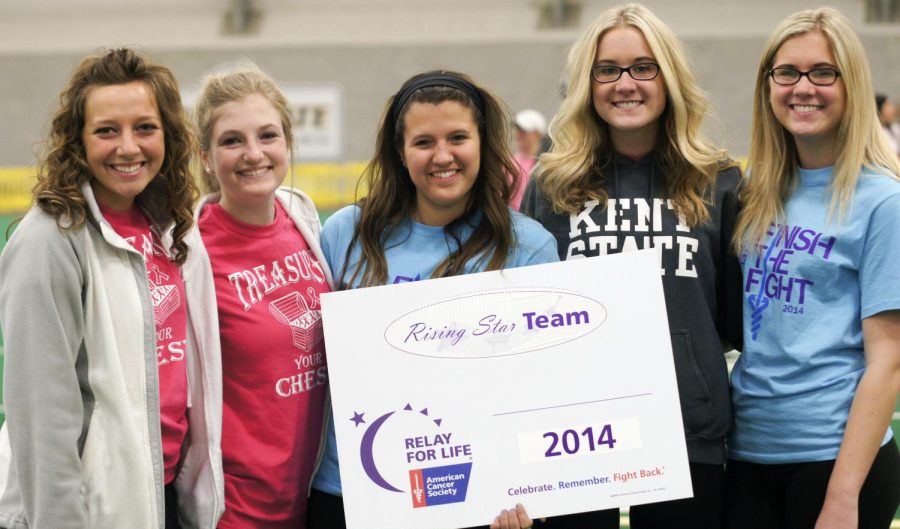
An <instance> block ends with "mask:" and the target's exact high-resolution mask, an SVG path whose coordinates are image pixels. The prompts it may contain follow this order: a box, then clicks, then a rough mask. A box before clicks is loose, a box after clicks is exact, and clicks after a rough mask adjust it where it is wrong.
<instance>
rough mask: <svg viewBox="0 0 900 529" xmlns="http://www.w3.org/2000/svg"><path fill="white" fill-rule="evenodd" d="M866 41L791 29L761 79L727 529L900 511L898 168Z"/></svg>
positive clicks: (841, 31)
mask: <svg viewBox="0 0 900 529" xmlns="http://www.w3.org/2000/svg"><path fill="white" fill-rule="evenodd" d="M873 96H874V91H873V89H872V81H871V73H870V71H869V66H868V63H867V61H866V57H865V52H864V49H863V47H862V44H861V43H860V41H859V38H858V37H857V36H856V35H855V34H854V33H853V31H852V30H851V29H850V24H849V22H848V21H847V19H846V18H844V17H843V16H842V15H841V14H840V13H838V12H837V11H835V10H833V9H830V8H823V9H818V10H809V11H802V12H799V13H796V14H794V15H791V16H790V17H788V18H787V19H785V20H784V21H783V22H782V23H781V25H780V26H779V27H778V28H777V29H776V30H775V33H774V35H773V36H772V37H771V38H770V40H769V43H768V45H767V47H766V51H765V52H764V53H763V56H762V60H761V61H760V65H759V70H758V72H757V81H756V94H755V100H754V104H753V109H754V110H753V112H754V114H753V131H752V143H751V149H750V157H749V161H748V164H749V167H748V173H749V174H750V177H749V178H748V181H747V184H746V186H745V188H744V193H743V199H744V202H745V207H744V210H743V213H742V214H741V217H740V220H739V222H738V226H737V229H736V230H735V233H736V238H737V239H738V240H736V244H737V245H738V246H739V247H740V249H741V250H742V252H743V253H742V266H743V276H744V297H745V302H746V305H745V309H744V349H743V354H742V356H741V358H740V359H739V360H738V362H737V364H736V366H735V368H734V372H733V374H732V386H733V402H734V414H735V426H734V430H733V431H732V434H731V436H730V438H729V462H728V466H727V478H726V482H727V502H726V506H727V507H726V509H727V527H729V528H730V529H731V528H734V529H742V528H747V529H751V528H752V529H757V528H761V527H765V528H767V529H772V528H775V529H777V528H790V529H804V528H810V529H812V528H813V527H815V528H816V529H826V528H841V529H847V528H851V529H852V528H856V527H860V528H884V529H886V528H887V527H889V526H890V524H891V519H892V518H893V514H894V512H895V510H896V508H897V504H898V501H900V456H898V451H897V445H896V443H895V441H894V440H893V433H892V432H891V429H890V426H889V424H890V419H891V413H892V411H893V409H894V404H895V402H896V401H897V395H898V389H900V266H898V264H897V263H898V262H900V229H898V228H900V179H898V174H900V163H898V160H897V158H896V157H895V156H894V155H893V153H891V152H890V150H889V147H888V145H887V143H886V141H885V140H884V138H883V137H882V133H881V130H880V128H879V125H878V122H877V121H876V117H875V116H876V114H875V104H874V103H875V99H874V97H873Z"/></svg>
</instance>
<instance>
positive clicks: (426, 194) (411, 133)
mask: <svg viewBox="0 0 900 529" xmlns="http://www.w3.org/2000/svg"><path fill="white" fill-rule="evenodd" d="M403 124H404V127H403V130H404V133H403V146H402V149H401V158H402V159H403V163H404V165H406V168H407V169H408V170H409V177H410V179H411V180H412V183H413V185H414V186H416V205H415V210H414V212H413V216H414V218H415V219H416V220H417V221H419V222H421V223H423V224H428V225H430V226H445V225H447V224H449V223H450V222H451V221H453V220H454V219H456V218H458V217H460V216H461V215H462V214H463V213H464V212H465V210H466V206H467V205H468V203H469V197H470V194H471V191H472V186H474V185H475V180H476V179H477V178H478V172H479V170H480V168H481V138H480V136H479V133H478V125H477V124H476V123H475V119H474V118H473V115H472V110H471V109H470V108H468V107H467V106H465V105H463V104H462V103H459V102H457V101H443V102H441V103H438V104H436V105H433V104H430V103H418V102H417V103H412V104H411V105H410V106H409V108H408V110H407V111H406V115H405V117H404V122H403Z"/></svg>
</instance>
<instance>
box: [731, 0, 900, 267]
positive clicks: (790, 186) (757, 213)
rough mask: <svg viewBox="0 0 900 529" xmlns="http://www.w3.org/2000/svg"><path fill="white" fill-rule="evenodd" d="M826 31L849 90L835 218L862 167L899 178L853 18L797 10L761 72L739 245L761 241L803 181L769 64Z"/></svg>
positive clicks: (772, 43) (773, 40)
mask: <svg viewBox="0 0 900 529" xmlns="http://www.w3.org/2000/svg"><path fill="white" fill-rule="evenodd" d="M811 31H819V32H821V33H822V34H823V35H824V36H825V38H826V39H827V40H828V43H829V46H830V47H831V52H832V53H833V54H834V60H835V62H836V63H837V64H836V65H835V66H837V68H838V70H839V71H840V72H841V77H840V80H839V82H841V83H843V86H844V91H845V94H846V106H845V109H844V115H843V117H842V118H841V122H840V124H839V126H838V136H837V138H838V139H837V152H838V158H837V162H836V163H835V166H834V180H833V182H832V185H831V191H832V196H831V205H830V206H829V218H832V217H833V216H834V215H835V213H837V215H838V218H842V217H843V216H844V214H845V213H846V211H847V208H848V206H849V205H850V202H851V201H852V200H853V192H854V188H855V187H856V182H857V180H858V179H859V172H860V168H861V167H867V168H869V169H871V170H873V171H876V172H880V173H884V174H886V175H889V176H893V177H894V178H898V176H897V175H898V174H900V162H898V160H897V157H896V156H895V155H894V154H893V153H892V152H891V150H890V147H889V146H888V144H887V141H886V140H885V138H884V137H883V133H882V131H881V127H880V126H879V124H878V118H877V115H876V111H875V90H874V87H873V86H872V74H871V71H870V70H869V62H868V60H867V59H866V53H865V49H864V48H863V45H862V42H860V40H859V37H857V36H856V33H854V32H853V29H851V27H850V22H849V21H848V20H847V19H846V18H845V17H844V15H842V14H841V13H840V12H838V11H836V10H834V9H832V8H828V7H824V8H821V9H809V10H805V11H800V12H797V13H794V14H793V15H790V16H789V17H787V18H786V19H784V20H783V21H782V22H781V24H780V25H779V26H778V27H777V28H776V29H775V32H774V33H773V34H772V36H771V37H770V38H769V41H768V43H766V47H765V51H764V52H763V54H762V57H761V58H760V61H759V68H758V69H757V71H756V90H755V92H754V96H753V121H752V128H751V142H750V156H749V158H748V161H747V169H748V174H750V178H749V179H748V180H747V182H746V183H745V187H744V189H743V191H742V193H741V195H742V200H743V202H744V209H743V211H742V213H741V216H740V217H739V219H738V223H737V227H736V229H735V232H734V244H735V247H736V248H737V249H738V250H742V249H745V248H747V247H749V246H756V245H759V244H760V243H762V241H763V240H764V238H765V237H766V233H767V231H768V229H769V226H770V225H771V223H772V222H777V221H778V220H780V219H783V218H784V203H785V201H786V200H787V198H788V196H790V194H791V192H792V191H793V190H794V189H795V188H796V185H797V174H798V171H797V168H798V161H797V145H796V143H795V142H794V138H793V136H792V135H791V134H790V133H789V132H788V131H787V130H785V128H784V127H783V126H782V125H781V123H779V122H778V120H777V119H776V118H775V114H774V113H773V112H772V103H771V101H770V99H769V96H770V92H771V88H770V85H769V69H770V68H772V66H773V61H774V60H775V55H776V54H777V53H778V50H779V49H780V48H781V46H782V45H783V44H784V43H785V41H787V40H789V39H791V38H794V37H797V36H799V35H803V34H805V33H809V32H811Z"/></svg>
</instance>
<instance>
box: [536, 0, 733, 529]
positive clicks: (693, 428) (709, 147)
mask: <svg viewBox="0 0 900 529" xmlns="http://www.w3.org/2000/svg"><path fill="white" fill-rule="evenodd" d="M568 70H569V83H568V93H567V94H566V98H565V100H564V101H563V103H562V106H561V107H560V109H559V113H558V114H557V116H556V118H555V119H554V121H553V123H552V125H551V127H550V130H551V135H552V138H553V148H552V149H551V151H550V152H549V153H547V154H544V155H543V156H542V157H541V159H540V162H539V166H538V168H536V169H535V179H534V180H533V181H532V182H531V183H530V184H529V186H528V189H527V190H526V192H525V198H524V200H523V201H522V212H523V213H525V214H527V215H529V216H531V217H533V218H535V219H536V220H538V221H539V222H541V224H543V225H544V227H545V228H547V229H548V230H549V231H550V232H551V233H552V234H553V235H554V236H555V237H556V241H557V244H558V251H559V256H560V259H580V258H584V257H591V256H596V255H606V254H612V253H619V252H624V251H632V250H639V249H645V248H656V249H657V251H658V252H659V255H660V274H661V275H662V280H663V288H664V291H665V297H666V305H667V309H668V310H667V312H668V317H669V327H670V329H671V333H672V350H673V353H674V356H675V370H676V375H677V378H678V391H679V394H680V400H681V409H682V417H683V420H684V431H685V436H686V441H687V450H688V459H689V460H690V469H691V479H692V482H693V490H694V497H693V498H690V499H683V500H676V501H667V502H661V503H655V504H649V505H641V506H635V507H632V508H631V512H630V520H631V527H632V528H635V529H641V528H648V527H661V526H665V527H685V528H687V527H688V526H690V528H692V529H697V528H718V527H720V526H721V523H722V512H723V490H724V467H723V464H724V463H725V437H726V434H727V433H728V429H729V426H730V424H731V408H730V404H729V394H728V373H727V368H726V363H725V357H724V353H725V352H726V351H727V350H729V349H730V348H732V347H734V348H740V347H741V327H740V321H741V320H740V317H741V296H740V288H741V278H740V267H739V264H738V261H737V259H736V257H735V255H734V254H733V252H732V251H731V250H730V245H729V241H730V240H731V235H732V231H733V226H734V222H735V217H736V216H737V212H738V201H737V189H738V185H739V183H740V179H741V176H740V171H739V170H738V168H737V167H735V164H734V163H733V162H731V161H730V160H729V159H728V158H727V156H726V154H725V153H724V152H723V151H722V150H721V149H718V148H716V147H715V146H714V145H713V144H712V143H711V142H710V141H708V140H707V139H706V138H705V137H704V136H703V135H702V134H701V132H700V127H701V122H702V120H703V118H704V116H705V114H706V108H707V101H706V97H705V96H704V94H703V92H702V91H701V90H700V89H699V88H698V87H697V84H696V82H695V81H694V78H693V76H692V74H691V70H690V68H689V67H688V64H687V61H686V59H685V54H684V52H683V51H682V50H681V46H680V44H679V43H678V41H677V40H676V38H675V36H674V35H673V33H672V31H671V30H670V29H669V28H668V27H667V26H666V25H665V24H663V23H662V22H661V21H660V20H659V19H658V18H656V16H654V15H653V13H651V12H650V11H648V10H647V9H646V8H644V7H643V6H641V5H638V4H627V5H624V6H620V7H616V8H613V9H610V10H608V11H606V12H604V13H603V14H601V15H600V17H599V18H597V20H595V21H594V23H593V24H592V25H591V26H590V27H589V28H588V29H587V31H585V33H584V34H583V35H582V36H581V38H580V39H579V40H578V42H576V43H575V45H574V46H573V47H572V49H571V51H570V52H569V59H568ZM546 526H547V527H565V528H567V529H574V528H580V527H591V528H609V527H618V526H619V513H618V510H616V509H613V510H607V511H597V512H592V513H582V514H577V515H572V516H563V517H558V518H553V519H550V520H548V521H547V523H546Z"/></svg>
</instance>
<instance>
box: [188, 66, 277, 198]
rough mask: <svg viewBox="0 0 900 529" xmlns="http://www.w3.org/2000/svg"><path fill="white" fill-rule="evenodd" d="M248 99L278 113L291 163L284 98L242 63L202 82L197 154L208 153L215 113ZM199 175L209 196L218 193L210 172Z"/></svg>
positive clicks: (260, 73)
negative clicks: (257, 99)
mask: <svg viewBox="0 0 900 529" xmlns="http://www.w3.org/2000/svg"><path fill="white" fill-rule="evenodd" d="M251 95H259V96H262V97H263V98H265V99H266V100H267V101H268V102H269V103H271V104H272V107H273V108H274V109H275V111H276V112H277V113H278V116H279V118H280V119H281V128H282V129H283V131H284V139H285V141H286V142H287V145H288V149H289V150H290V151H291V159H292V160H293V145H294V133H293V128H292V126H291V111H290V105H289V104H288V101H287V98H286V97H285V96H284V93H283V92H282V91H281V89H279V88H278V86H277V85H276V84H275V81H274V80H273V79H272V78H271V77H269V76H268V75H266V74H265V73H264V72H263V71H262V70H260V69H259V67H258V66H256V65H255V64H253V63H251V62H244V63H242V64H241V65H239V66H238V67H237V68H236V69H234V70H232V71H227V72H224V73H216V74H212V75H209V76H207V77H206V78H205V79H204V80H203V85H202V88H201V89H200V97H199V98H198V99H197V108H196V110H195V111H194V112H195V115H196V120H197V129H198V130H199V133H200V150H201V151H203V152H209V148H210V141H211V139H212V138H211V136H212V129H213V126H214V125H215V123H216V120H217V119H218V118H219V115H218V112H217V110H218V109H219V108H220V107H222V105H225V104H226V103H231V102H234V101H240V100H241V99H244V98H245V97H247V96H251ZM291 165H293V164H291ZM201 169H202V168H201ZM200 172H201V173H202V174H203V181H204V183H205V184H206V188H207V191H209V192H212V193H214V192H217V191H219V182H218V180H216V177H215V175H214V174H212V173H211V172H210V171H204V170H201V171H200Z"/></svg>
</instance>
